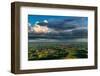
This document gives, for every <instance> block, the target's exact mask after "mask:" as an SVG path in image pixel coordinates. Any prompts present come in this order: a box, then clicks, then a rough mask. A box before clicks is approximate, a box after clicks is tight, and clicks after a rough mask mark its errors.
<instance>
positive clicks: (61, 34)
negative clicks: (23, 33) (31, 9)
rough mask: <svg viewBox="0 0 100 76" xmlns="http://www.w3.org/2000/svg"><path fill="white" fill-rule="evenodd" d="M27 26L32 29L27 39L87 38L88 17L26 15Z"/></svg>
mask: <svg viewBox="0 0 100 76" xmlns="http://www.w3.org/2000/svg"><path fill="white" fill-rule="evenodd" d="M37 22H38V23H37ZM28 24H29V26H30V27H32V30H31V31H30V32H29V37H32V38H33V39H34V38H41V39H42V38H47V39H48V38H49V39H68V38H84V37H86V38H87V31H88V29H87V26H88V17H74V16H51V15H28ZM36 25H39V26H38V27H36ZM44 25H46V27H44ZM30 33H31V34H30Z"/></svg>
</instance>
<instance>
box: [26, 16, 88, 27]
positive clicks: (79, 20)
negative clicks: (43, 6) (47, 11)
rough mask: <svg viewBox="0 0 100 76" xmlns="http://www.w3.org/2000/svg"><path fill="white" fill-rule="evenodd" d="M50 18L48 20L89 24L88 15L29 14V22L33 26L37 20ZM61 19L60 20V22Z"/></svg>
mask: <svg viewBox="0 0 100 76" xmlns="http://www.w3.org/2000/svg"><path fill="white" fill-rule="evenodd" d="M82 19H83V21H82ZM43 20H48V22H53V21H55V22H58V23H60V22H61V21H62V22H68V23H69V22H70V24H77V25H82V23H83V25H84V26H87V21H88V18H87V17H74V16H52V15H51V16H50V15H28V23H30V24H31V25H32V26H33V25H34V24H35V22H36V21H40V22H41V21H43ZM59 21H60V22H59Z"/></svg>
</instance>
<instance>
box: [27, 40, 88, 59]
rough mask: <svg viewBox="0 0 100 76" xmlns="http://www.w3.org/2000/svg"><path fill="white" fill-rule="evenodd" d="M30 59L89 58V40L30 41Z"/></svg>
mask: <svg viewBox="0 0 100 76" xmlns="http://www.w3.org/2000/svg"><path fill="white" fill-rule="evenodd" d="M28 44H29V45H28V60H50V59H77V58H87V57H88V55H87V54H88V51H87V49H88V48H87V42H77V43H76V42H75V43H72V42H68V43H67V42H29V43H28Z"/></svg>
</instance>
